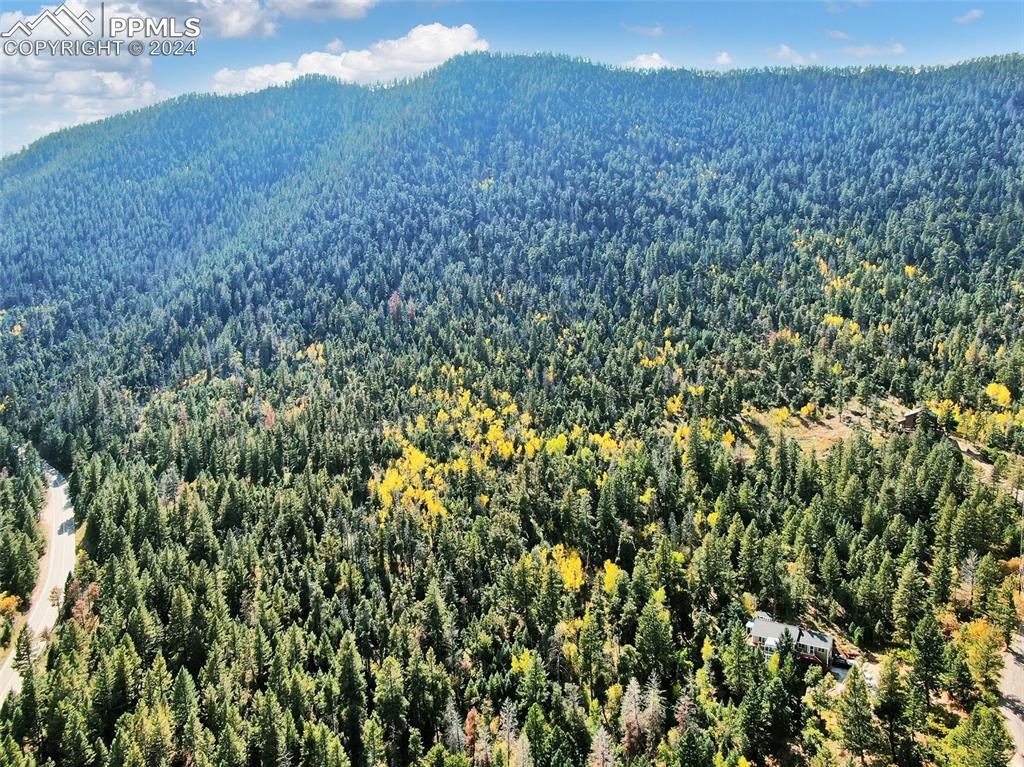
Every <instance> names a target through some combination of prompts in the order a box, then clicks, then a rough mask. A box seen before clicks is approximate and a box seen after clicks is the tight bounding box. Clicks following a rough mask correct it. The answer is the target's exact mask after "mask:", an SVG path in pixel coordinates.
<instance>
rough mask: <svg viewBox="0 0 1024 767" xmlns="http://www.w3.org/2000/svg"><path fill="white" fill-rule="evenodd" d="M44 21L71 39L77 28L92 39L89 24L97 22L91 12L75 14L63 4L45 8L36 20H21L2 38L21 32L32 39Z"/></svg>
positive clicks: (0, 35)
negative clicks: (74, 29)
mask: <svg viewBox="0 0 1024 767" xmlns="http://www.w3.org/2000/svg"><path fill="white" fill-rule="evenodd" d="M44 21H48V22H50V23H51V24H52V25H53V26H55V27H56V28H57V29H59V30H60V31H61V32H62V33H63V34H64V37H71V34H72V30H73V28H74V27H77V28H78V29H80V30H81V31H82V32H83V33H84V34H85V35H87V36H89V37H91V36H92V29H91V28H90V27H89V24H90V23H92V22H94V21H96V17H95V16H93V15H92V14H91V13H89V11H82V12H81V13H75V12H74V11H73V10H71V9H70V8H68V6H67V5H65V4H64V3H61V4H60V5H59V6H57V7H56V8H44V9H43V11H42V13H40V14H39V15H38V16H36V17H35V18H34V19H31V20H26V19H19V20H18V21H16V22H14V24H13V25H11V28H10V29H8V30H7V31H6V32H4V33H3V34H0V37H5V38H6V37H14V33H15V32H21V33H22V34H23V35H25V37H31V36H32V33H33V32H35V31H36V28H37V27H39V26H40V25H41V24H42V23H43V22H44Z"/></svg>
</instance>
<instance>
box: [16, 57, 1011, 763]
mask: <svg viewBox="0 0 1024 767" xmlns="http://www.w3.org/2000/svg"><path fill="white" fill-rule="evenodd" d="M1022 82H1024V58H1022V57H1020V56H1007V57H999V58H991V59H984V60H978V61H973V62H969V63H965V64H962V65H957V66H951V67H936V68H923V69H889V68H863V69H840V70H827V69H819V68H802V69H799V70H763V71H735V72H729V73H725V74H710V73H697V72H688V71H681V70H673V71H658V72H648V73H637V72H629V71H623V70H618V69H612V68H607V67H600V66H595V65H591V64H588V63H585V62H580V61H576V60H571V59H566V58H559V57H551V56H532V57H520V56H493V55H471V56H463V57H459V58H457V59H455V60H453V61H451V62H449V63H448V64H446V65H444V66H443V67H441V68H439V69H437V70H435V71H434V72H432V73H429V74H428V75H425V76H423V77H421V78H418V79H415V80H411V81H408V82H402V83H397V84H394V85H393V86H391V87H387V88H360V87H355V86H347V85H342V84H339V83H337V82H334V81H331V80H327V79H323V78H305V79H303V80H300V81H297V82H296V83H294V84H292V85H290V86H287V87H283V88H271V89H268V90H265V91H262V92H260V93H256V94H251V95H246V96H240V97H230V98H225V97H212V96H189V97H184V98H180V99H175V100H172V101H169V102H166V103H164V104H161V105H158V106H156V107H152V108H149V109H146V110H142V111H140V112H136V113H132V114H128V115H123V116H120V117H115V118H111V119H109V120H105V121H102V122H100V123H96V124H93V125H88V126H83V127H80V128H76V129H73V130H69V131H62V132H60V133H57V134H54V135H52V136H50V137H47V138H46V139H43V140H41V141H39V142H37V143H36V144H34V145H32V146H31V147H29V148H28V149H26V150H25V151H23V152H21V153H18V154H16V155H14V156H11V157H8V158H6V159H4V160H3V161H0V217H2V220H3V221H4V226H3V227H2V228H0V273H3V274H4V280H3V284H2V286H0V423H2V424H3V425H4V426H5V427H6V431H0V461H7V460H8V459H6V458H4V456H5V455H8V454H10V455H13V453H10V450H6V449H5V448H4V444H5V442H4V440H7V439H10V440H14V439H15V437H14V436H13V435H15V434H16V435H18V436H17V439H19V440H24V441H28V442H30V443H32V444H33V445H35V446H37V447H38V450H39V452H40V453H41V454H42V455H44V456H46V457H47V459H48V460H50V461H51V462H53V463H54V464H55V465H57V466H59V467H61V468H63V469H64V470H67V471H69V472H70V490H71V494H72V497H73V500H74V505H75V512H76V518H77V520H78V522H79V524H80V525H82V530H81V555H80V559H79V563H78V566H77V567H76V570H75V573H74V575H73V579H72V581H70V582H69V584H68V588H67V589H66V590H65V593H64V594H63V603H62V605H61V617H60V622H59V627H58V630H57V632H56V634H55V637H54V640H53V643H52V645H51V646H50V648H49V649H48V650H47V651H46V652H45V655H44V657H43V658H41V659H40V661H41V662H40V663H38V664H32V663H30V664H28V665H27V666H26V668H25V672H24V675H25V683H24V686H23V691H22V693H21V694H20V695H19V696H17V697H15V698H12V699H10V700H8V701H7V702H5V703H4V704H3V707H2V708H0V761H4V760H6V762H9V763H11V764H16V765H19V766H20V765H26V766H27V765H33V764H34V765H46V764H54V765H72V766H74V767H101V766H102V767H127V766H128V765H132V766H134V765H167V767H178V766H179V765H218V766H219V765H225V766H228V765H252V766H254V767H255V765H260V766H261V767H270V766H271V765H273V766H274V767H277V766H278V765H284V764H289V765H296V764H297V765H302V766H303V767H324V766H326V765H330V766H331V767H342V766H343V765H355V766H356V767H382V766H386V767H398V766H399V765H406V764H415V765H417V766H418V767H435V766H436V767H442V766H443V767H456V766H458V765H467V764H469V763H472V764H474V765H496V766H497V765H501V766H506V765H527V764H529V765H534V766H535V767H563V766H568V765H579V766H582V765H584V764H588V765H598V766H599V767H605V766H606V765H609V766H610V765H612V764H628V765H631V767H643V765H647V764H651V765H654V764H664V765H673V766H674V765H678V767H712V765H713V766H714V767H725V766H728V767H739V766H740V765H747V764H769V763H786V764H813V765H816V766H817V767H824V766H825V765H830V764H833V763H839V762H838V761H837V760H839V759H845V758H847V757H849V758H855V759H857V760H858V761H859V762H860V763H862V764H863V763H870V762H874V763H877V764H890V763H891V764H898V765H908V766H909V765H924V764H970V765H973V764H977V765H979V767H980V765H983V764H984V765H994V764H1005V763H1006V758H1007V755H1008V753H1009V750H1010V748H1011V746H1010V745H1009V741H1008V735H1007V734H1006V732H1005V730H1004V729H1003V725H1002V721H1001V719H1000V716H999V713H998V711H997V710H996V709H995V708H994V704H995V695H996V685H997V683H998V671H999V668H1000V666H999V663H1000V661H999V657H1000V656H999V653H1000V652H1001V650H1002V648H1003V646H1004V644H1005V642H1006V641H1007V640H1008V639H1009V637H1010V636H1011V635H1012V634H1013V632H1014V631H1015V630H1016V628H1017V605H1016V604H1015V601H1014V588H1013V579H1012V578H1011V577H1009V576H1010V562H1011V561H1012V560H1013V558H1014V557H1017V556H1019V555H1020V553H1021V552H1020V551H1019V540H1020V536H1019V510H1018V509H1017V507H1016V506H1015V502H1014V499H1013V497H1012V495H1011V492H1012V490H1013V488H1012V487H1011V483H1012V481H1013V479H1014V478H1013V477H1012V476H1009V473H1008V472H1007V471H1005V470H1004V468H1005V467H1010V466H1014V465H1016V464H1015V462H1017V461H1018V459H1019V457H1020V456H1021V454H1024V409H1022V406H1021V397H1022V394H1024V392H1022V389H1024V340H1022V338H1024V336H1022V334H1021V329H1022V328H1021V325H1022V323H1024V311H1022V306H1021V304H1022V297H1024V258H1022V256H1024V245H1022V242H1024V215H1022V213H1024V211H1022V206H1024V177H1022V176H1021V164H1020V158H1021V157H1022V156H1024V88H1022V86H1021V83H1022ZM883 401H884V402H887V403H890V405H891V406H892V407H896V408H905V409H909V408H912V407H916V406H920V407H923V408H924V412H926V413H927V417H922V418H920V419H919V422H918V423H916V425H915V427H914V428H911V429H908V430H907V431H906V432H905V433H904V432H899V431H897V430H895V429H893V428H889V427H891V426H892V425H893V424H887V425H885V426H884V427H883V428H877V429H876V428H866V427H865V428H860V427H857V428H849V429H847V431H848V433H844V435H843V438H842V439H837V440H834V441H830V442H829V443H828V445H826V446H825V447H823V448H822V449H819V450H812V449H810V448H809V447H802V446H801V445H800V444H798V442H797V441H796V440H795V439H794V438H793V437H792V435H791V433H790V432H789V431H788V430H787V429H786V428H784V427H785V426H786V425H787V424H789V423H791V422H794V421H799V422H801V423H818V422H819V419H820V418H821V417H822V416H823V415H824V414H833V415H834V417H835V419H836V420H837V421H838V422H840V423H843V424H846V423H847V422H846V421H843V420H842V419H843V418H846V417H847V416H848V413H849V411H850V408H851V407H853V404H854V403H855V405H856V407H857V408H868V409H870V408H872V407H874V406H875V405H876V404H877V403H879V402H883ZM762 415H763V416H764V419H760V420H759V417H760V416H762ZM755 416H758V417H755ZM766 422H767V423H768V424H769V425H767V426H766V425H765V423H766ZM8 431H9V432H10V433H11V435H12V436H10V437H8V436H7V434H8ZM954 437H955V438H957V439H963V440H966V441H968V442H969V443H970V444H972V445H976V446H977V447H978V450H979V451H981V452H980V455H981V458H991V459H993V460H992V461H991V463H992V464H993V466H994V468H993V470H992V473H991V474H990V475H988V476H983V475H982V474H980V473H979V472H978V471H977V470H976V465H977V463H978V462H977V461H976V460H975V459H973V458H970V457H967V456H965V455H964V453H963V452H962V451H961V450H960V448H959V446H958V445H959V443H957V442H956V441H954V439H953V438H954ZM12 444H13V442H12ZM30 455H34V453H30ZM996 459H998V460H996ZM10 460H13V458H12V459H10ZM36 464H38V461H35V463H32V464H30V465H31V466H35V468H36V470H38V468H39V467H38V466H37V465H36ZM5 465H6V463H5ZM11 481H12V480H8V479H6V478H5V479H3V480H0V535H2V536H18V535H20V536H23V537H27V538H28V544H27V545H32V541H33V539H32V538H31V536H32V534H33V531H32V530H31V526H29V529H25V525H24V521H25V517H26V515H29V516H30V511H31V508H33V507H32V504H33V503H36V504H37V503H38V499H36V497H35V496H34V495H33V492H35V493H38V492H39V489H40V488H41V485H39V484H38V479H34V480H32V479H27V480H22V481H21V482H22V484H23V485H24V487H25V488H26V489H25V490H23V491H22V493H21V496H18V495H17V494H16V493H13V492H12V493H8V492H7V491H6V490H5V489H4V488H6V487H7V485H5V484H3V483H4V482H8V483H10V482H11ZM33 483H36V484H33ZM17 487H22V485H17ZM30 490H31V491H32V492H29V491H30ZM8 495H10V496H11V498H17V497H22V498H24V499H25V500H23V501H20V502H19V503H18V504H14V506H12V505H11V504H8V503H7V502H6V501H5V498H7V497H8ZM9 506H11V508H14V509H15V510H14V511H13V512H11V511H8V510H7V508H8V507H9ZM35 508H37V506H36V507H35ZM8 519H12V520H14V521H13V522H8V521H6V520H8ZM18 540H19V545H21V544H20V540H21V539H20V538H19V539H18ZM0 577H4V578H6V577H7V575H6V571H0ZM19 577H22V578H23V577H26V576H24V575H21V576H19ZM28 582H29V583H31V579H30V580H29V581H28ZM0 589H4V590H8V591H10V592H11V593H15V594H18V593H21V592H19V591H17V583H15V582H14V581H13V580H12V581H10V585H7V582H6V581H5V582H0ZM758 612H760V613H767V614H770V615H771V616H773V617H775V618H777V619H779V620H784V621H787V622H789V623H792V624H793V625H797V626H799V625H801V624H812V625H814V626H815V627H818V628H820V629H822V630H824V631H827V632H828V633H829V635H830V636H834V637H835V638H836V640H837V641H838V642H839V644H840V646H841V647H842V648H843V649H844V650H846V651H849V652H850V653H851V655H853V654H855V653H857V652H860V651H862V650H866V649H870V650H872V651H875V652H878V653H880V654H882V655H884V656H885V658H886V660H885V662H883V663H882V664H881V666H880V668H879V669H878V670H877V671H878V678H877V680H866V679H865V673H863V671H862V668H861V666H859V665H857V666H855V668H854V669H852V670H850V671H849V675H848V676H847V677H846V680H845V682H844V683H843V684H842V686H841V691H840V689H838V688H837V686H836V685H837V683H836V681H835V679H834V678H833V676H832V675H831V674H829V673H828V671H827V670H825V669H822V668H820V667H819V666H818V665H816V664H814V663H813V662H812V663H808V662H807V658H806V657H804V656H805V655H806V653H801V651H800V650H799V649H798V648H797V647H796V645H795V640H796V637H790V635H789V634H785V635H783V639H782V640H781V642H780V645H779V647H778V648H777V651H776V652H775V653H774V654H772V655H771V658H770V659H767V658H766V657H765V655H764V654H763V653H762V652H761V650H760V649H758V648H755V647H752V646H751V645H750V642H749V639H748V636H747V628H746V623H747V622H748V621H749V620H750V619H751V617H752V616H753V615H754V614H755V613H758ZM785 637H789V639H786V638H785ZM869 681H871V684H869V683H868V682H869ZM971 760H976V761H971ZM6 762H5V763H6Z"/></svg>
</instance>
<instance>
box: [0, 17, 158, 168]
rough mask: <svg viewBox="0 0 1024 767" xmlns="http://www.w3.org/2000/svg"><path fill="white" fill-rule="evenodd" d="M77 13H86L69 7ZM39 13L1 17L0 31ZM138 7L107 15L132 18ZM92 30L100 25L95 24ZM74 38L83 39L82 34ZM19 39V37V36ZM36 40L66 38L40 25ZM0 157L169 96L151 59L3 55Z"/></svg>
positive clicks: (78, 32)
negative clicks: (48, 136) (65, 130)
mask: <svg viewBox="0 0 1024 767" xmlns="http://www.w3.org/2000/svg"><path fill="white" fill-rule="evenodd" d="M69 5H70V6H71V7H72V9H73V10H74V12H75V13H79V12H81V11H82V10H84V8H83V7H82V6H77V5H76V4H74V3H69ZM54 7H55V6H44V7H41V8H40V9H39V11H38V12H36V13H32V14H22V13H21V12H20V11H16V12H9V13H2V14H0V30H2V31H6V30H8V29H10V26H11V25H12V24H14V23H15V22H17V21H19V20H25V19H31V18H35V16H36V15H38V13H41V12H42V11H43V10H44V8H50V9H53V8H54ZM136 8H137V6H126V5H117V4H113V3H108V4H107V12H108V14H113V13H117V14H124V15H129V14H131V13H135V12H137V11H135V9H136ZM93 26H97V24H95V23H94V25H93ZM72 32H73V33H72V35H71V36H70V38H71V39H82V38H84V37H85V35H84V33H82V32H81V31H80V30H78V29H74V30H72ZM18 37H20V35H18ZM32 39H33V40H39V39H62V40H63V39H65V38H64V36H63V34H62V33H61V32H60V31H59V30H58V29H57V28H56V27H54V26H52V25H50V24H43V25H41V26H39V27H38V28H37V29H36V30H35V31H34V32H33V34H32ZM0 66H2V71H3V77H2V78H0V123H2V124H3V130H2V131H0V153H3V154H6V153H8V152H12V151H14V150H16V149H19V148H21V147H22V146H24V145H26V144H29V143H31V142H32V141H34V140H35V139H37V138H39V137H40V136H43V135H45V134H46V133H49V132H51V131H54V130H57V129H59V128H64V127H68V126H71V125H77V124H79V123H83V122H90V121H92V120H98V119H101V118H103V117H109V116H110V115H113V114H117V113H118V112H124V111H126V110H130V109H138V108H140V107H144V106H149V105H150V104H153V103H155V102H157V101H159V100H161V99H163V98H166V97H167V96H169V95H170V94H168V93H166V92H164V91H162V90H161V89H160V88H159V87H158V86H157V85H156V83H154V82H153V80H152V77H151V74H150V67H151V59H150V58H149V57H148V56H128V55H124V56H50V55H48V54H42V55H38V56H22V55H17V54H16V55H13V56H8V55H6V54H0Z"/></svg>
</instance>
